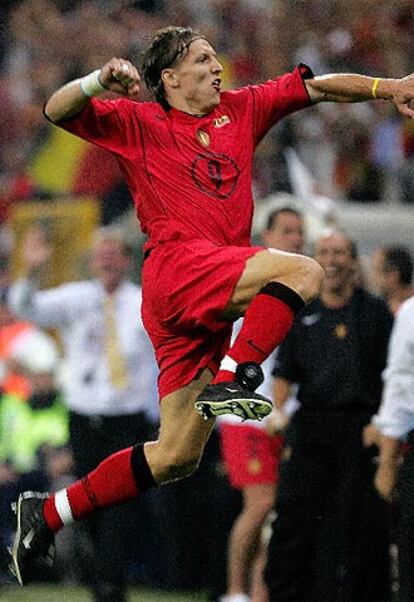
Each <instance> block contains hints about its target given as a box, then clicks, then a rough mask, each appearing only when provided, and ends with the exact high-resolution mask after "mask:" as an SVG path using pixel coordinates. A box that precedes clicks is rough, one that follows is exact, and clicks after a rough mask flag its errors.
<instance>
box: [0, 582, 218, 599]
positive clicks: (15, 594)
mask: <svg viewBox="0 0 414 602" xmlns="http://www.w3.org/2000/svg"><path fill="white" fill-rule="evenodd" d="M0 600H1V602H57V601H59V602H91V596H90V594H88V592H87V591H86V590H85V589H82V588H78V587H69V586H64V585H61V586H36V587H25V588H20V587H5V588H2V589H0ZM129 600H130V602H190V601H191V602H207V596H205V595H203V594H199V593H190V594H189V593H177V592H174V593H167V592H165V591H157V590H153V589H151V590H137V589H131V590H130V596H129Z"/></svg>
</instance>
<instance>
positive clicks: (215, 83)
mask: <svg viewBox="0 0 414 602" xmlns="http://www.w3.org/2000/svg"><path fill="white" fill-rule="evenodd" d="M212 85H213V88H214V89H215V90H216V92H220V87H221V79H215V80H214V81H213V84H212Z"/></svg>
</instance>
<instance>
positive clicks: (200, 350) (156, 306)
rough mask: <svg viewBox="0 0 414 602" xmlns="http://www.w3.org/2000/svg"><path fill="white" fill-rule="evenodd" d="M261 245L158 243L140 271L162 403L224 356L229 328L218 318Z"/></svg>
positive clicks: (201, 242)
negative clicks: (248, 262) (219, 245)
mask: <svg viewBox="0 0 414 602" xmlns="http://www.w3.org/2000/svg"><path fill="white" fill-rule="evenodd" d="M262 250H263V248H262V247H231V246H229V247H218V246H217V245H214V244H213V243H210V242H209V241H205V240H191V241H186V242H179V243H178V242H171V243H164V244H160V245H158V246H157V247H156V248H155V249H153V250H152V251H151V253H150V256H149V257H148V258H147V259H146V260H145V261H144V266H143V269H142V291H143V299H142V319H143V322H144V326H145V328H146V330H147V332H148V334H149V337H150V339H151V341H152V344H153V346H154V350H155V355H156V358H157V362H158V367H159V369H160V372H159V378H158V389H159V394H160V398H161V399H162V398H163V397H165V396H166V395H168V394H169V393H172V392H173V391H176V390H177V389H180V388H182V387H184V386H185V385H188V384H189V383H190V382H191V381H192V380H194V379H195V378H196V377H197V376H198V374H199V373H200V372H201V371H202V370H203V369H204V368H207V367H209V368H210V369H211V371H212V372H213V373H215V372H216V371H217V369H218V366H219V364H220V361H221V359H222V357H223V356H224V355H225V353H226V351H227V349H228V345H229V341H230V335H231V328H232V326H231V324H230V323H229V322H226V321H224V320H222V319H221V318H220V316H221V315H222V313H223V310H224V309H225V307H226V306H227V304H228V302H229V300H230V299H231V296H232V294H233V291H234V289H235V286H236V284H237V282H238V281H239V279H240V277H241V275H242V273H243V270H244V267H245V264H246V261H247V259H249V257H252V256H253V255H255V254H256V253H258V252H259V251H262Z"/></svg>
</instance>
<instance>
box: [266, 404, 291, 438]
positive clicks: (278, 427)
mask: <svg viewBox="0 0 414 602" xmlns="http://www.w3.org/2000/svg"><path fill="white" fill-rule="evenodd" d="M288 424H289V416H287V415H286V414H285V413H284V412H283V411H282V410H279V409H278V408H273V410H272V412H271V413H270V414H269V416H267V418H266V422H265V430H266V433H267V434H268V435H270V436H271V437H274V436H275V435H283V433H284V432H285V431H286V429H287V427H288Z"/></svg>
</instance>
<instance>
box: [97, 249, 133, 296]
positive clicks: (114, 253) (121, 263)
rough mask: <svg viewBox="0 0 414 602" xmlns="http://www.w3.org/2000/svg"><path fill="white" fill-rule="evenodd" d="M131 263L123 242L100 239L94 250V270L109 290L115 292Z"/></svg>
mask: <svg viewBox="0 0 414 602" xmlns="http://www.w3.org/2000/svg"><path fill="white" fill-rule="evenodd" d="M129 265H130V261H129V258H128V257H127V256H126V255H125V253H124V252H123V247H122V244H121V243H120V242H118V241H116V240H102V241H99V242H98V243H97V244H96V245H95V247H94V248H93V250H92V261H91V268H92V272H93V273H94V275H95V276H96V278H98V280H100V281H101V283H102V285H103V287H104V288H105V290H106V291H108V292H113V291H114V290H115V289H116V288H117V287H118V285H119V284H120V282H121V281H122V280H123V278H124V277H125V275H126V273H127V271H128V268H129Z"/></svg>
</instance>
